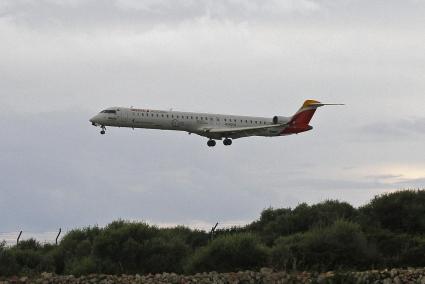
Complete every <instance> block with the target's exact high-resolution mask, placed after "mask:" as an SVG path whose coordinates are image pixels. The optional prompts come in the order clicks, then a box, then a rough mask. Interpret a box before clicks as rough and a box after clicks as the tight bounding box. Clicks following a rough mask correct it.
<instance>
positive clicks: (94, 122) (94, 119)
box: [89, 115, 98, 126]
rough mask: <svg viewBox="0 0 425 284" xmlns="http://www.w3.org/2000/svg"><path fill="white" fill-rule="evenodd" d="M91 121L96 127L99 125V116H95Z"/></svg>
mask: <svg viewBox="0 0 425 284" xmlns="http://www.w3.org/2000/svg"><path fill="white" fill-rule="evenodd" d="M89 121H90V122H91V124H92V125H94V126H96V124H97V123H98V117H97V115H95V116H93V117H92V118H90V120H89Z"/></svg>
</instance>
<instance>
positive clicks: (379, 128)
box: [357, 117, 425, 141]
mask: <svg viewBox="0 0 425 284" xmlns="http://www.w3.org/2000/svg"><path fill="white" fill-rule="evenodd" d="M357 133H362V136H361V139H371V140H376V141H382V140H388V139H390V140H395V141H399V140H410V139H414V138H419V139H423V135H425V118H422V117H418V118H413V119H398V120H394V119H393V120H388V121H385V122H373V123H368V124H366V125H364V126H362V127H360V128H359V129H358V130H357Z"/></svg>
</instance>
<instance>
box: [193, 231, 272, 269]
mask: <svg viewBox="0 0 425 284" xmlns="http://www.w3.org/2000/svg"><path fill="white" fill-rule="evenodd" d="M268 256H269V250H268V249H267V248H266V247H265V246H264V245H263V244H261V243H260V240H259V239H258V238H257V237H256V236H254V235H252V234H248V233H240V234H234V235H229V236H220V237H218V238H217V239H215V240H213V241H212V242H211V243H209V244H208V245H207V246H205V247H203V248H201V249H199V250H197V251H196V252H195V254H194V255H193V256H192V257H191V259H190V260H189V261H188V264H187V266H186V272H189V273H193V272H203V271H211V270H215V271H219V272H228V271H238V270H247V269H258V268H259V267H261V266H265V265H267V260H268Z"/></svg>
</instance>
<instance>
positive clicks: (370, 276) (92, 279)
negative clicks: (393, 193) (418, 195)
mask: <svg viewBox="0 0 425 284" xmlns="http://www.w3.org/2000/svg"><path fill="white" fill-rule="evenodd" d="M6 283H7V284H9V283H42V284H47V283H69V284H77V283H102V284H112V283H123V284H124V283H125V284H133V283H179V284H183V283H187V284H189V283H197V284H203V283H217V284H219V283H221V284H224V283H229V284H233V283H234V284H236V283H246V284H248V283H384V284H392V283H394V284H398V283H400V284H401V283H420V284H425V269H424V268H409V269H392V270H370V271H363V272H348V273H336V272H332V271H329V272H326V273H315V272H294V273H287V272H284V271H280V272H279V271H273V270H272V269H269V268H262V269H261V270H260V271H239V272H232V273H217V272H209V273H198V274H195V275H189V276H188V275H178V274H175V273H162V274H155V275H152V274H148V275H139V274H136V275H103V274H91V275H86V276H81V277H75V276H73V275H65V276H64V275H54V274H51V273H46V272H45V273H42V274H41V275H39V276H38V277H35V278H28V277H9V278H6V279H5V278H2V279H1V280H0V284H6Z"/></svg>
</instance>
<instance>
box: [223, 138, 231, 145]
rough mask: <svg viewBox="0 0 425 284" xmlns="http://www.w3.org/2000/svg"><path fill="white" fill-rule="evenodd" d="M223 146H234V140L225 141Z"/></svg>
mask: <svg viewBox="0 0 425 284" xmlns="http://www.w3.org/2000/svg"><path fill="white" fill-rule="evenodd" d="M223 144H224V145H225V146H230V145H232V139H229V138H226V139H224V140H223Z"/></svg>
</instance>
